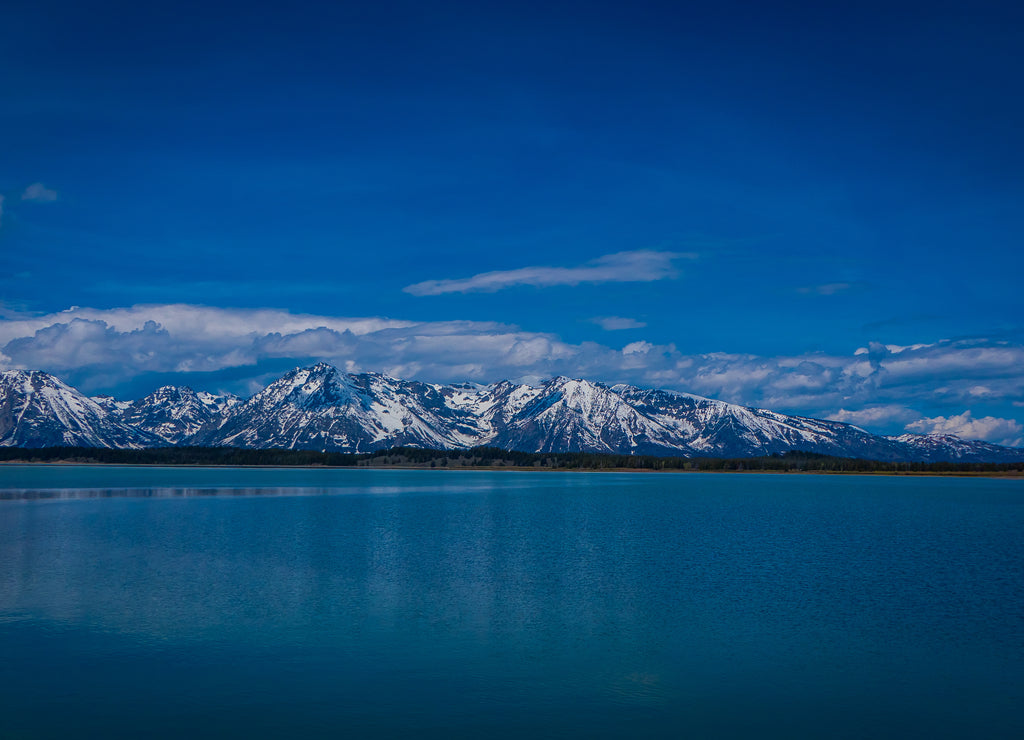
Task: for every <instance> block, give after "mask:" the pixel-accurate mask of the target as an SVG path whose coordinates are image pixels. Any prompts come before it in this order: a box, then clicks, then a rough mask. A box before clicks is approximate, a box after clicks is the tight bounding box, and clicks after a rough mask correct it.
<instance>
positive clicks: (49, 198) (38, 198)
mask: <svg viewBox="0 0 1024 740" xmlns="http://www.w3.org/2000/svg"><path fill="white" fill-rule="evenodd" d="M21 199H22V200H27V201H32V202H34V203H50V202H53V201H55V200H57V191H56V190H52V189H50V188H48V187H46V186H45V185H43V183H41V182H34V183H32V184H31V185H29V186H28V187H27V188H25V190H24V192H22V194H21Z"/></svg>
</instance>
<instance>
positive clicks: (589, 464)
mask: <svg viewBox="0 0 1024 740" xmlns="http://www.w3.org/2000/svg"><path fill="white" fill-rule="evenodd" d="M0 462H30V463H39V462H69V463H102V464H113V465H230V466H270V467H289V466H317V467H345V468H347V467H416V468H434V469H436V468H519V469H522V468H527V469H538V470H675V471H687V470H688V471H764V472H834V473H968V474H969V473H1024V461H1021V462H1011V463H979V462H932V463H923V462H886V461H880V460H861V459H858V458H848V457H832V456H829V455H820V454H816V453H812V452H798V451H794V452H786V453H781V454H775V455H765V456H761V457H745V458H717V457H690V458H687V457H655V456H651V455H616V454H601V453H592V452H547V453H546V452H520V451H517V450H505V449H502V448H500V447H474V448H472V449H468V450H430V449H422V448H418V447H393V448H390V449H386V450H378V451H376V452H368V453H362V454H348V453H343V452H318V451H316V450H282V449H266V450H249V449H242V448H238V447H160V448H154V449H145V450H122V449H109V448H102V447H42V448H31V449H30V448H19V447H2V448H0Z"/></svg>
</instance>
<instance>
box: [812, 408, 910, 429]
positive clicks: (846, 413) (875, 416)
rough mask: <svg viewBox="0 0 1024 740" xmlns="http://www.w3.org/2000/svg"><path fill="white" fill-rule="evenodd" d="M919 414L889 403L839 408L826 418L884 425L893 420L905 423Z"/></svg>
mask: <svg viewBox="0 0 1024 740" xmlns="http://www.w3.org/2000/svg"><path fill="white" fill-rule="evenodd" d="M918 416H919V414H917V413H916V412H915V411H913V410H911V409H909V408H907V407H906V406H902V405H900V404H887V405H885V406H866V407H865V408H862V409H855V410H847V409H839V410H838V411H836V412H835V413H833V414H829V415H828V416H827V417H826V418H828V419H831V420H832V421H842V422H845V423H846V424H855V425H856V426H859V427H864V426H868V427H869V426H884V425H887V424H891V423H893V422H898V423H904V422H906V421H908V420H910V419H915V418H917V417H918Z"/></svg>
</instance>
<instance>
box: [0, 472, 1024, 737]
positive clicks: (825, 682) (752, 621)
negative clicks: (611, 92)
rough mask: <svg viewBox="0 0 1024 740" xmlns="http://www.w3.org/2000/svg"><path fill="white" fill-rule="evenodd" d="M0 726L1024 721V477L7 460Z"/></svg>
mask: <svg viewBox="0 0 1024 740" xmlns="http://www.w3.org/2000/svg"><path fill="white" fill-rule="evenodd" d="M0 686H2V690H0V737H4V738H12V737H13V738H17V737H33V738H34V737H61V738H64V737H84V736H93V737H140V736H145V737H182V736H185V737H193V738H195V737H223V736H226V735H238V736H251V737H308V736H331V737H523V736H530V737H627V736H628V737H672V738H681V737H689V738H731V737H737V738H739V737H742V738H748V737H758V738H793V737H828V738H858V740H860V739H862V738H909V737H922V738H953V737H956V738H967V737H972V738H1011V737H1012V738H1020V737H1024V483H1022V482H1020V481H1007V480H967V479H952V478H894V477H877V478H873V477H860V476H812V475H753V474H738V475H735V474H734V475H729V474H646V475H645V474H607V473H513V472H497V473H494V472H467V471H367V470H253V469H181V468H178V469H170V468H98V467H71V466H68V467H56V466H52V467H30V466H9V465H8V466H0Z"/></svg>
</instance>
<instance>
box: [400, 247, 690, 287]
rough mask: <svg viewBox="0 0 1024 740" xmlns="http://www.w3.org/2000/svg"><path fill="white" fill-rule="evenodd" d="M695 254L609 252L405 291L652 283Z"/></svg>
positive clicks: (675, 272)
mask: <svg viewBox="0 0 1024 740" xmlns="http://www.w3.org/2000/svg"><path fill="white" fill-rule="evenodd" d="M695 256H696V255H694V254H691V253H684V252H657V251H653V250H647V249H641V250H636V251H633V252H617V253H615V254H607V255H605V256H603V257H598V258H597V259H595V260H591V261H590V262H587V263H586V264H583V265H579V266H577V267H520V268H518V269H516V270H498V271H495V272H482V273H480V274H478V275H474V276H473V277H469V278H462V279H455V280H426V281H424V282H422V283H415V284H413V285H409V286H406V287H405V288H403V290H404V291H405V292H406V293H411V294H412V295H418V296H426V295H442V294H444V293H493V292H495V291H498V290H503V289H505V288H512V287H515V286H519V285H532V286H534V287H537V288H547V287H551V286H554V285H580V284H581V283H634V282H650V281H653V280H665V279H667V278H674V277H676V276H678V274H679V272H678V270H677V269H676V268H675V265H674V264H673V261H674V260H677V259H683V258H688V259H693V258H694V257H695Z"/></svg>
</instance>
